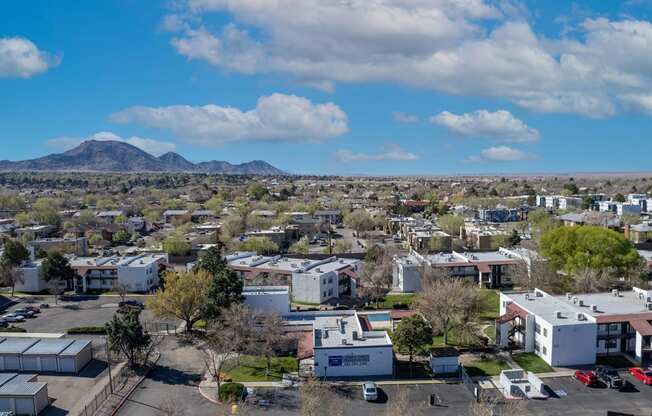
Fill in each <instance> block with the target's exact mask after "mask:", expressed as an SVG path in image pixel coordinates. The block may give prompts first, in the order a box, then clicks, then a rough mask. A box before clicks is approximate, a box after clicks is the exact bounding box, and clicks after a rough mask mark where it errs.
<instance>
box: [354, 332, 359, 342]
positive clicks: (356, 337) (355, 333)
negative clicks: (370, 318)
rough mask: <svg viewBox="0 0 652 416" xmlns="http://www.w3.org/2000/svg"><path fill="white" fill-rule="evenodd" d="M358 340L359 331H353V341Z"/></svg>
mask: <svg viewBox="0 0 652 416" xmlns="http://www.w3.org/2000/svg"><path fill="white" fill-rule="evenodd" d="M356 339H358V331H353V340H354V341H355V340H356Z"/></svg>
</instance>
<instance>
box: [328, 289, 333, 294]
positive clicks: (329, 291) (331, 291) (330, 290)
mask: <svg viewBox="0 0 652 416" xmlns="http://www.w3.org/2000/svg"><path fill="white" fill-rule="evenodd" d="M328 296H333V289H332V288H331V289H328Z"/></svg>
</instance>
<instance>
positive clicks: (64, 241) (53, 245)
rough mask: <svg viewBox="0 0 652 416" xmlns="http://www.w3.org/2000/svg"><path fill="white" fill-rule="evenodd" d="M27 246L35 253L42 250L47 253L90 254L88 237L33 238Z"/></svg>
mask: <svg viewBox="0 0 652 416" xmlns="http://www.w3.org/2000/svg"><path fill="white" fill-rule="evenodd" d="M27 247H28V248H29V249H31V250H33V251H34V253H36V252H38V251H39V250H42V251H44V252H46V253H52V252H58V253H61V254H74V255H76V256H85V255H87V254H88V240H87V239H86V237H73V238H65V237H64V238H43V239H38V240H32V241H30V242H29V243H28V244H27Z"/></svg>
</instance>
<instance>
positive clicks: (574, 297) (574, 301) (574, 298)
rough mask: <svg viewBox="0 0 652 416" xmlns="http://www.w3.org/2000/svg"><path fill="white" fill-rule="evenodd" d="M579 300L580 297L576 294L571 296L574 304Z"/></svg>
mask: <svg viewBox="0 0 652 416" xmlns="http://www.w3.org/2000/svg"><path fill="white" fill-rule="evenodd" d="M579 300H580V299H579V298H578V297H577V296H573V303H574V304H577V301H579Z"/></svg>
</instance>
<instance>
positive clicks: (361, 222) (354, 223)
mask: <svg viewBox="0 0 652 416" xmlns="http://www.w3.org/2000/svg"><path fill="white" fill-rule="evenodd" d="M344 225H346V226H347V227H348V228H351V229H353V230H355V231H356V232H357V233H360V232H364V231H371V230H373V229H374V225H375V224H374V220H373V218H372V217H371V215H370V214H369V213H368V212H367V211H365V210H362V209H357V210H355V211H352V212H350V213H349V214H347V215H345V216H344Z"/></svg>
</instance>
